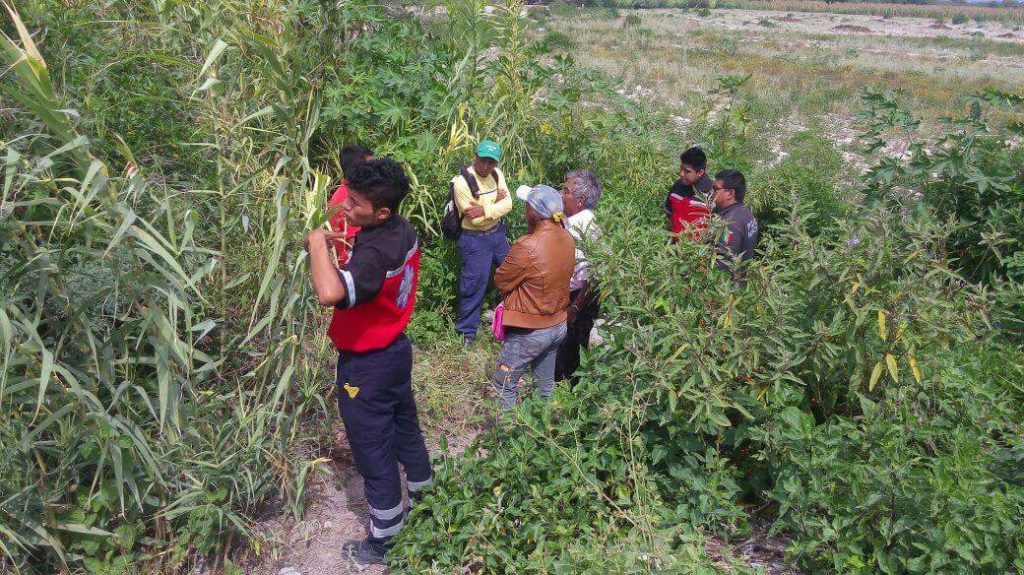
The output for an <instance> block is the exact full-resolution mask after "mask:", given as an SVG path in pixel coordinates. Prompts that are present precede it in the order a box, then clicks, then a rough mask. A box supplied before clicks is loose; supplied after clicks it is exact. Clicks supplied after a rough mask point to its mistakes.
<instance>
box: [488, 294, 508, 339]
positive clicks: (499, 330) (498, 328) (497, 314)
mask: <svg viewBox="0 0 1024 575" xmlns="http://www.w3.org/2000/svg"><path fill="white" fill-rule="evenodd" d="M504 315H505V302H502V303H499V304H498V307H496V308H494V318H493V319H492V320H491V332H493V333H494V339H496V340H498V341H505V324H504V323H502V318H503V316H504Z"/></svg>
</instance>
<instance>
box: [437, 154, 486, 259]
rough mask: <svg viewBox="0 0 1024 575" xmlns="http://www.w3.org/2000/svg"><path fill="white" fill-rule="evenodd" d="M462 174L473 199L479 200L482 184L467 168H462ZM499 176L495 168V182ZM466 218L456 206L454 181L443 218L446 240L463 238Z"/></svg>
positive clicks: (450, 187)
mask: <svg viewBox="0 0 1024 575" xmlns="http://www.w3.org/2000/svg"><path fill="white" fill-rule="evenodd" d="M460 174H461V175H462V178H463V179H464V180H466V184H468V185H469V193H471V194H473V199H474V200H475V199H477V198H479V197H480V184H478V183H477V181H476V178H474V177H473V174H470V173H469V170H468V169H467V168H462V172H460ZM499 174H500V172H498V168H494V179H495V181H497V180H498V175H499ZM465 217H466V216H465V214H463V213H462V211H461V210H459V207H458V206H457V205H455V182H454V180H453V181H451V182H448V203H447V204H446V205H445V206H444V214H443V215H442V216H441V235H442V236H444V239H446V240H451V241H453V242H454V241H458V239H459V238H460V237H462V219H463V218H465Z"/></svg>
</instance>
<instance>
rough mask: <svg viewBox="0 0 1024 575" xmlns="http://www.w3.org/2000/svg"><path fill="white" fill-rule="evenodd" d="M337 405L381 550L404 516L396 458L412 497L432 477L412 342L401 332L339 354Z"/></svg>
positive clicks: (372, 537) (371, 538)
mask: <svg viewBox="0 0 1024 575" xmlns="http://www.w3.org/2000/svg"><path fill="white" fill-rule="evenodd" d="M338 408H339V409H340V410H341V419H342V421H344V422H345V434H346V435H347V436H348V442H349V444H350V445H351V447H352V456H353V457H354V458H355V461H356V468H357V469H358V470H359V474H360V475H362V476H363V482H364V486H365V487H364V491H365V493H366V502H367V503H368V504H369V506H370V536H369V537H368V538H367V539H368V541H369V542H370V544H371V545H373V546H374V547H376V548H377V550H378V551H380V552H381V553H383V552H384V551H385V550H386V549H387V546H388V542H389V541H390V539H391V537H392V536H394V535H395V534H396V533H398V531H399V529H401V528H402V523H403V522H404V521H405V508H404V506H403V504H402V478H401V476H400V475H399V471H398V464H399V463H401V464H402V466H403V467H405V477H406V484H407V487H408V489H409V497H410V500H412V501H415V500H417V499H418V498H419V497H420V491H421V490H422V489H423V488H424V487H426V486H428V485H429V484H430V480H431V470H430V457H429V456H428V455H427V446H426V444H425V443H424V442H423V432H422V431H421V430H420V423H419V419H418V418H417V416H416V401H415V400H414V399H413V395H412V344H411V343H410V342H409V339H408V338H407V337H405V335H404V334H403V335H401V336H399V338H398V339H397V340H395V342H394V343H392V344H391V345H389V346H388V347H386V348H384V349H381V350H377V351H371V352H368V353H346V352H342V353H341V354H340V355H339V358H338Z"/></svg>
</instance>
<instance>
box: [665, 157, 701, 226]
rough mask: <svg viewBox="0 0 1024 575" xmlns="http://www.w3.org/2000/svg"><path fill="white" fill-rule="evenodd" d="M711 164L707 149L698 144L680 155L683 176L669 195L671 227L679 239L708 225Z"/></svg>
mask: <svg viewBox="0 0 1024 575" xmlns="http://www.w3.org/2000/svg"><path fill="white" fill-rule="evenodd" d="M707 164H708V158H707V156H706V155H705V154H704V150H702V149H700V148H699V147H696V146H694V147H692V148H690V149H689V150H686V151H685V152H683V153H682V154H680V156H679V179H678V180H676V182H675V183H674V184H672V186H671V187H670V188H669V189H668V196H667V197H666V198H665V216H666V217H667V218H668V227H669V229H670V230H672V233H673V234H674V235H675V236H676V237H677V238H678V236H679V234H680V233H687V234H688V235H690V236H691V237H693V236H694V235H695V234H699V232H700V231H702V230H703V229H704V228H705V227H707V217H708V215H709V214H710V211H711V206H709V205H708V198H709V196H710V195H711V187H712V185H711V178H709V177H708V174H707Z"/></svg>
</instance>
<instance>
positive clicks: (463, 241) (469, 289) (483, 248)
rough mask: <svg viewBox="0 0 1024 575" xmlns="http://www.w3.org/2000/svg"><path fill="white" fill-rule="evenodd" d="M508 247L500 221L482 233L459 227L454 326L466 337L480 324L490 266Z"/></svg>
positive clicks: (496, 261) (501, 256)
mask: <svg viewBox="0 0 1024 575" xmlns="http://www.w3.org/2000/svg"><path fill="white" fill-rule="evenodd" d="M508 250H509V245H508V238H507V237H506V236H505V223H504V222H502V223H500V224H498V225H497V227H495V228H494V229H493V230H491V231H489V232H486V233H478V232H471V231H468V230H463V232H462V236H461V237H459V254H460V255H461V256H462V272H461V274H460V275H459V320H458V321H457V322H455V329H456V331H458V332H459V333H461V334H462V336H463V337H465V338H467V339H474V338H475V337H476V331H477V328H478V327H480V308H481V307H482V306H483V304H484V293H486V292H487V284H488V283H489V282H490V281H491V268H492V267H498V266H500V265H501V262H503V261H505V256H506V255H508Z"/></svg>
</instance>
